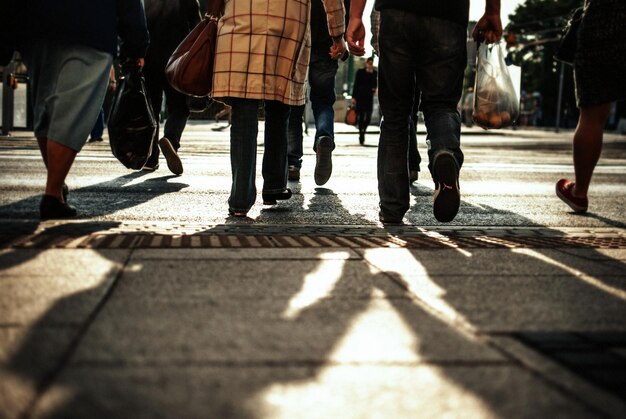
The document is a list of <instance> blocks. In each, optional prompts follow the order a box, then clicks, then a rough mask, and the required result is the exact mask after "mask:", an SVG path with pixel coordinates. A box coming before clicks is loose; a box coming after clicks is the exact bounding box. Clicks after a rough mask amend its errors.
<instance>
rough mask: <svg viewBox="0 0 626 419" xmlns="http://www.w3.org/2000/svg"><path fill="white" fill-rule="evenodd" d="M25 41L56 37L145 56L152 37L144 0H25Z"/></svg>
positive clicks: (127, 55)
mask: <svg viewBox="0 0 626 419" xmlns="http://www.w3.org/2000/svg"><path fill="white" fill-rule="evenodd" d="M23 1H24V3H25V4H26V6H25V7H26V11H25V16H26V17H25V24H24V25H22V26H23V29H24V32H23V33H22V37H21V40H22V44H26V45H22V46H25V47H28V43H29V42H37V41H38V40H52V41H60V42H66V43H71V44H81V45H86V46H88V47H92V48H94V49H97V50H100V51H104V52H108V53H109V54H111V55H113V56H115V55H117V52H118V48H117V47H118V36H119V38H120V55H122V56H123V57H129V58H141V57H144V56H145V53H146V49H147V48H148V43H149V37H148V30H147V27H146V18H145V15H144V11H143V5H142V2H141V0H23Z"/></svg>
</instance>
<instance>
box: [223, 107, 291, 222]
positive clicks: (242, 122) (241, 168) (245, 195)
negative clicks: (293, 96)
mask: <svg viewBox="0 0 626 419" xmlns="http://www.w3.org/2000/svg"><path fill="white" fill-rule="evenodd" d="M260 103H261V101H260V100H258V99H241V98H230V105H231V106H232V111H231V119H232V126H231V129H230V165H231V170H232V181H233V183H232V187H231V191H230V197H229V198H228V206H229V210H230V211H231V212H236V213H242V214H245V213H247V212H248V210H249V209H250V208H251V207H252V205H254V201H255V200H256V184H255V178H256V155H257V134H258V121H259V119H258V109H259V104H260ZM264 103H265V139H264V142H265V150H264V152H263V167H262V174H263V195H264V196H271V195H276V194H281V193H284V192H285V191H286V186H287V123H288V119H289V105H285V104H284V103H282V102H278V101H272V100H266V101H265V102H264ZM278 199H281V198H278Z"/></svg>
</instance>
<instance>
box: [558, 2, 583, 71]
mask: <svg viewBox="0 0 626 419" xmlns="http://www.w3.org/2000/svg"><path fill="white" fill-rule="evenodd" d="M582 17H583V8H582V7H579V8H578V9H575V10H574V11H572V13H571V14H570V17H569V19H568V20H567V23H566V24H565V27H564V28H563V33H562V35H561V42H560V43H559V46H558V47H557V48H556V52H555V53H554V59H555V60H557V61H562V62H564V63H565V64H569V65H574V58H575V57H576V48H577V47H578V29H579V28H580V22H581V20H582Z"/></svg>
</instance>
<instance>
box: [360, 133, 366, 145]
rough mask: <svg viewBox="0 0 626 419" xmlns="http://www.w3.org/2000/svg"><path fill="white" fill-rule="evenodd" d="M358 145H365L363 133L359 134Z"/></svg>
mask: <svg viewBox="0 0 626 419" xmlns="http://www.w3.org/2000/svg"><path fill="white" fill-rule="evenodd" d="M359 144H361V145H363V144H365V133H364V132H359Z"/></svg>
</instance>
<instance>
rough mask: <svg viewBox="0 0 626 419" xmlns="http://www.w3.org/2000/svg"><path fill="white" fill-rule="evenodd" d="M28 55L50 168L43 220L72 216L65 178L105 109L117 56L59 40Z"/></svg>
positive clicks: (40, 138) (38, 131)
mask: <svg viewBox="0 0 626 419" xmlns="http://www.w3.org/2000/svg"><path fill="white" fill-rule="evenodd" d="M23 52H24V54H23V55H24V59H25V62H26V64H27V67H28V71H29V76H30V79H31V83H32V99H33V119H34V131H35V136H36V137H37V143H38V146H39V149H40V151H41V156H42V159H43V162H44V164H45V166H46V168H47V174H46V188H45V193H44V196H43V198H42V203H41V206H40V213H41V217H42V218H43V219H47V218H65V217H71V216H74V215H76V211H75V209H73V208H71V207H69V206H67V205H66V204H65V197H64V184H65V178H66V177H67V175H68V173H69V171H70V169H71V167H72V164H73V163H74V159H75V157H76V154H77V153H78V151H80V150H81V148H82V147H83V146H84V144H85V142H86V141H87V138H88V136H89V133H90V132H91V130H92V129H93V127H94V125H95V123H96V119H97V118H98V114H99V112H100V111H101V109H102V102H103V100H104V95H105V92H106V86H107V83H108V77H109V70H110V68H111V62H112V60H113V57H112V56H111V55H110V54H107V53H105V52H102V51H98V50H95V49H93V48H89V47H86V46H83V45H70V44H65V43H57V42H54V41H44V42H40V43H37V44H36V45H33V46H31V47H30V48H27V49H25V50H24V51H23ZM65 192H66V191H65Z"/></svg>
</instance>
